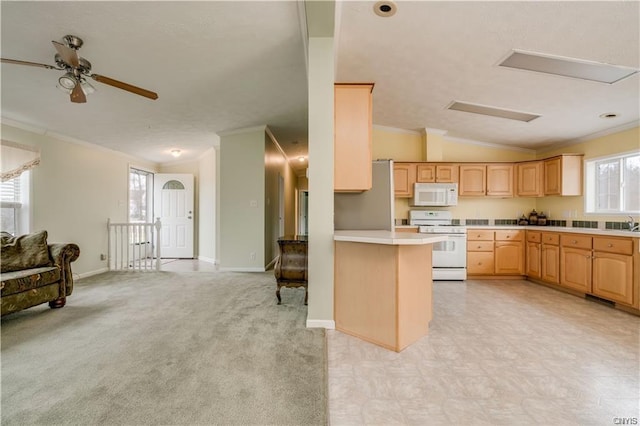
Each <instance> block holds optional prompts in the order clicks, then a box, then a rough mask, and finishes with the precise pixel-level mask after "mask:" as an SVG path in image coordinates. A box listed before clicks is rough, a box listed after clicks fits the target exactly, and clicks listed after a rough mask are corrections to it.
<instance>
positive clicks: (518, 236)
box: [496, 230, 524, 241]
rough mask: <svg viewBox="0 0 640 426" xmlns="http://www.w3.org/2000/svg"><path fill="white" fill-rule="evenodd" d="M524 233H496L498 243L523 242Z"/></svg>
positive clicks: (504, 231)
mask: <svg viewBox="0 0 640 426" xmlns="http://www.w3.org/2000/svg"><path fill="white" fill-rule="evenodd" d="M523 236H524V231H514V230H510V231H507V230H502V231H496V241H522V237H523Z"/></svg>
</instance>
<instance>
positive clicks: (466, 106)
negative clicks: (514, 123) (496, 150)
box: [447, 101, 540, 122]
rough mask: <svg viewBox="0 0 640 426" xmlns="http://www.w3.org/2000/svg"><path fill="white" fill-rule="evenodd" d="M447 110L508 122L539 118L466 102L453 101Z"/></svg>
mask: <svg viewBox="0 0 640 426" xmlns="http://www.w3.org/2000/svg"><path fill="white" fill-rule="evenodd" d="M447 109H452V110H455V111H463V112H471V113H473V114H481V115H489V116H491V117H499V118H508V119H509V120H518V121H526V122H529V121H531V120H535V119H536V118H538V117H540V116H539V115H538V114H531V113H528V112H521V111H513V110H509V109H502V108H495V107H490V106H486V105H478V104H470V103H466V102H458V101H453V102H451V103H450V104H449V106H448V107H447Z"/></svg>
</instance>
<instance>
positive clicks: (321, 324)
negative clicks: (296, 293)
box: [307, 319, 336, 330]
mask: <svg viewBox="0 0 640 426" xmlns="http://www.w3.org/2000/svg"><path fill="white" fill-rule="evenodd" d="M307 328H326V329H327V330H335V329H336V322H335V321H334V320H313V319H308V320H307Z"/></svg>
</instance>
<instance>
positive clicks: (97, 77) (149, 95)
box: [91, 74, 158, 99]
mask: <svg viewBox="0 0 640 426" xmlns="http://www.w3.org/2000/svg"><path fill="white" fill-rule="evenodd" d="M91 78H93V79H94V80H95V81H98V82H100V83H104V84H108V85H109V86H113V87H117V88H118V89H122V90H126V91H127V92H131V93H135V94H136V95H140V96H144V97H145V98H149V99H158V94H157V93H155V92H152V91H150V90H146V89H142V88H140V87H137V86H133V85H131V84H127V83H123V82H122V81H118V80H114V79H112V78H109V77H105V76H103V75H98V74H91Z"/></svg>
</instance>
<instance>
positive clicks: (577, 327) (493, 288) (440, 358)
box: [327, 280, 640, 426]
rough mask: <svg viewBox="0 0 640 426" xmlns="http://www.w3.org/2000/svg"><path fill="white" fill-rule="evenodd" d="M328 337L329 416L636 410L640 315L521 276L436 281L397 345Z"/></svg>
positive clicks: (420, 421) (576, 418)
mask: <svg viewBox="0 0 640 426" xmlns="http://www.w3.org/2000/svg"><path fill="white" fill-rule="evenodd" d="M327 340H328V351H329V352H328V353H329V398H330V402H329V404H330V421H331V425H332V426H339V425H364V424H368V425H385V426H386V425H395V424H397V425H445V424H446V425H451V424H459V425H500V424H509V425H551V424H559V425H610V424H611V425H613V424H638V423H637V422H639V421H640V420H638V419H639V418H640V384H639V376H640V358H639V351H640V317H636V316H633V315H630V314H627V313H624V312H621V311H618V310H614V309H612V308H610V307H608V306H603V305H601V304H598V303H596V302H593V301H587V300H584V299H581V298H578V297H575V296H571V295H567V294H564V293H561V292H558V291H555V290H552V289H549V288H546V287H542V286H538V285H536V284H532V283H528V282H526V281H504V280H499V281H498V280H496V281H466V282H436V283H435V284H434V318H433V320H432V322H431V325H430V330H429V335H428V336H426V337H425V338H423V339H421V340H419V341H418V342H416V343H414V344H413V345H411V346H409V347H408V348H406V349H405V350H404V351H402V352H400V353H395V352H392V351H388V350H386V349H382V348H380V347H378V346H376V345H373V344H370V343H367V342H364V341H362V340H359V339H357V338H354V337H351V336H348V335H345V334H343V333H340V332H338V331H333V330H332V331H329V332H328V339H327ZM624 418H635V419H636V420H635V421H636V423H621V419H624ZM616 419H617V420H616Z"/></svg>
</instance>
